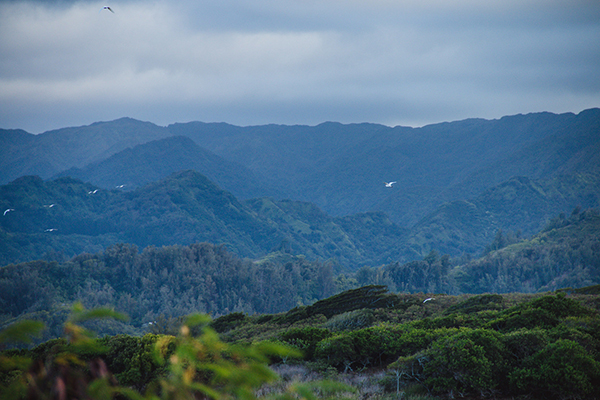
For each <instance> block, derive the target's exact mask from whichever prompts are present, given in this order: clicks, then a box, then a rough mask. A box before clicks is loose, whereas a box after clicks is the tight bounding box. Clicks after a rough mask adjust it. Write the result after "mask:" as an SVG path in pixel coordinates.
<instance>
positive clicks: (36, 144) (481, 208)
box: [0, 109, 600, 268]
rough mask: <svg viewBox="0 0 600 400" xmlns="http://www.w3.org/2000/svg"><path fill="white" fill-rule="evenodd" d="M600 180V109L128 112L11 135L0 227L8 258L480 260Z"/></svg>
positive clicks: (596, 189) (0, 190)
mask: <svg viewBox="0 0 600 400" xmlns="http://www.w3.org/2000/svg"><path fill="white" fill-rule="evenodd" d="M189 170H193V171H197V172H192V171H189ZM181 171H185V172H181ZM34 176H37V177H39V178H36V177H34ZM599 178H600V109H590V110H585V111H582V112H580V113H579V114H572V113H566V114H551V113H536V114H527V115H515V116H508V117H504V118H501V119H499V120H482V119H469V120H464V121H456V122H448V123H441V124H435V125H429V126H425V127H422V128H408V127H393V128H392V127H387V126H383V125H377V124H350V125H343V124H338V123H332V122H327V123H323V124H320V125H317V126H282V125H265V126H252V127H237V126H233V125H229V124H225V123H202V122H190V123H185V124H173V125H169V126H167V127H160V126H157V125H154V124H152V123H149V122H141V121H136V120H133V119H130V118H122V119H119V120H116V121H111V122H98V123H94V124H92V125H89V126H82V127H74V128H64V129H59V130H55V131H49V132H45V133H42V134H40V135H32V134H29V133H27V132H25V131H22V130H0V183H2V184H5V185H4V186H2V187H0V207H3V210H6V209H15V210H16V211H15V212H9V213H8V214H7V215H5V216H4V217H5V218H2V219H1V223H0V230H1V231H0V235H2V236H3V241H2V242H3V244H2V246H3V249H2V250H1V251H0V254H2V256H3V259H2V260H0V261H1V262H2V263H9V262H17V261H27V260H30V259H32V258H31V257H39V256H41V255H43V254H47V253H49V252H52V251H64V252H65V254H67V255H71V254H73V252H80V251H97V250H99V249H101V248H104V247H106V246H107V245H109V244H111V243H114V242H115V241H127V242H131V243H135V244H137V245H139V246H147V245H155V246H161V245H166V244H175V243H177V244H189V243H191V242H193V241H210V242H213V243H227V244H228V246H230V247H231V248H232V250H233V251H234V252H235V253H237V254H238V255H240V256H243V257H261V256H264V255H266V254H268V253H269V252H271V251H273V250H277V249H281V248H283V249H288V251H292V252H297V253H302V254H305V255H306V256H307V257H317V258H325V259H329V258H333V259H336V260H338V261H339V262H340V263H341V264H342V265H345V266H350V267H352V268H357V267H358V266H360V265H365V264H369V265H379V264H381V263H387V262H392V261H409V260H412V259H419V258H422V257H423V256H424V255H426V254H428V253H429V252H430V251H431V250H436V251H438V252H440V253H444V254H450V255H454V256H456V255H460V254H462V253H470V254H476V253H478V252H481V251H482V250H483V249H484V247H485V246H486V245H487V244H489V243H490V241H491V240H492V239H493V238H494V235H495V234H496V233H497V232H498V231H499V230H504V231H514V232H519V231H520V234H521V235H525V236H527V235H532V234H534V233H536V232H538V231H539V230H540V229H541V228H542V227H543V226H544V225H545V224H546V222H547V221H548V220H549V219H550V218H552V217H554V216H556V215H558V214H559V213H561V212H570V211H571V210H572V209H574V208H575V207H577V206H580V207H583V208H590V207H598V206H600V179H599ZM44 180H46V181H44ZM384 181H396V184H394V186H393V187H392V188H387V187H385V186H384V185H383V182H384ZM96 189H98V192H96V193H94V194H95V195H97V196H90V195H89V192H93V191H94V190H96ZM50 204H56V206H54V207H52V208H49V207H44V206H49V205H50ZM17 210H18V211H17ZM19 212H21V213H22V214H20V215H21V217H20V218H21V219H19ZM52 213H54V215H53V214H52ZM46 230H51V231H48V232H47V231H46ZM48 234H50V235H48Z"/></svg>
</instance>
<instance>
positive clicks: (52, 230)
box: [44, 228, 58, 232]
mask: <svg viewBox="0 0 600 400" xmlns="http://www.w3.org/2000/svg"><path fill="white" fill-rule="evenodd" d="M56 230H58V229H56V228H50V229H46V230H45V231H44V232H54V231H56Z"/></svg>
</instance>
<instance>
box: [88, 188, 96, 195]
mask: <svg viewBox="0 0 600 400" xmlns="http://www.w3.org/2000/svg"><path fill="white" fill-rule="evenodd" d="M97 191H98V189H96V190H90V191H89V192H88V194H94V193H96V192H97Z"/></svg>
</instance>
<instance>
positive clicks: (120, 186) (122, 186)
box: [115, 185, 125, 189]
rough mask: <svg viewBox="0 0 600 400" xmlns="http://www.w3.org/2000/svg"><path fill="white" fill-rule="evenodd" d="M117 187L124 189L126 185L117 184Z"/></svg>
mask: <svg viewBox="0 0 600 400" xmlns="http://www.w3.org/2000/svg"><path fill="white" fill-rule="evenodd" d="M115 187H116V188H117V189H123V188H124V187H125V185H119V186H115Z"/></svg>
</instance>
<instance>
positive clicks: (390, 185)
mask: <svg viewBox="0 0 600 400" xmlns="http://www.w3.org/2000/svg"><path fill="white" fill-rule="evenodd" d="M383 183H385V187H392V185H393V184H394V183H396V181H393V182H383Z"/></svg>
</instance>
